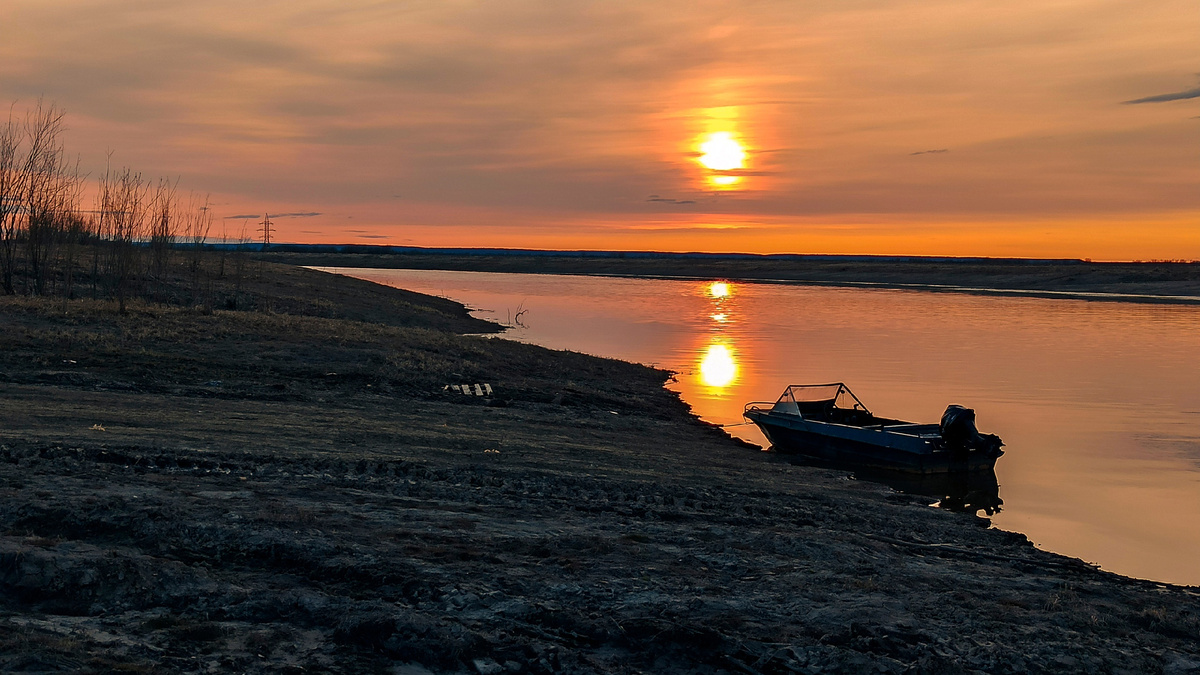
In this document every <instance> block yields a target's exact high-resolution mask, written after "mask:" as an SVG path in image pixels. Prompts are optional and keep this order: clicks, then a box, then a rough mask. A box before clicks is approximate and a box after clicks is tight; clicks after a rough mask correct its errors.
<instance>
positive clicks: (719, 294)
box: [708, 281, 730, 300]
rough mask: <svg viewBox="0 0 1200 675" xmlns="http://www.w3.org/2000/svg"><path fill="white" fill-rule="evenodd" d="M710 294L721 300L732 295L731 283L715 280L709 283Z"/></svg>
mask: <svg viewBox="0 0 1200 675" xmlns="http://www.w3.org/2000/svg"><path fill="white" fill-rule="evenodd" d="M708 294H709V295H711V296H712V297H714V298H716V299H718V300H720V299H721V298H728V297H729V295H730V290H729V284H728V283H726V282H724V281H714V282H712V283H711V284H709V285H708Z"/></svg>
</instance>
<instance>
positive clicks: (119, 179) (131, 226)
mask: <svg viewBox="0 0 1200 675" xmlns="http://www.w3.org/2000/svg"><path fill="white" fill-rule="evenodd" d="M149 187H150V185H149V183H147V182H146V181H145V180H144V179H143V178H142V174H140V173H134V172H133V171H132V170H130V169H128V168H125V169H122V170H121V171H120V172H119V173H116V174H113V173H112V172H111V170H106V171H105V173H104V177H103V178H101V179H100V189H99V194H100V195H101V200H102V201H101V204H100V208H99V209H98V210H99V211H100V215H101V217H102V218H103V219H104V220H105V222H104V224H103V225H102V226H101V228H100V230H101V231H102V232H104V233H105V235H106V236H107V237H108V244H109V258H108V265H107V273H108V274H107V276H109V278H111V280H112V285H113V293H114V295H116V298H117V303H118V305H119V306H120V311H121V312H122V313H124V312H125V304H126V301H127V300H128V296H129V291H130V286H131V285H132V283H133V281H134V278H135V276H136V274H137V270H138V267H139V266H138V258H139V256H138V253H139V247H138V243H139V242H140V241H141V240H142V239H143V238H144V236H145V232H146V221H147V211H148V209H147V203H146V195H147V192H148V191H149Z"/></svg>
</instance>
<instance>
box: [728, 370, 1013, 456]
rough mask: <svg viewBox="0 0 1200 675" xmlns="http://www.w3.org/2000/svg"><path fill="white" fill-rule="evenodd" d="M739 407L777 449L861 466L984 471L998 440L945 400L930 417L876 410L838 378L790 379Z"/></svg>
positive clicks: (970, 412) (972, 413) (997, 452)
mask: <svg viewBox="0 0 1200 675" xmlns="http://www.w3.org/2000/svg"><path fill="white" fill-rule="evenodd" d="M743 415H744V416H745V418H746V419H748V420H749V421H751V422H753V423H754V424H756V425H758V428H759V429H761V430H762V432H763V434H764V435H765V436H766V437H767V439H768V440H769V441H771V445H772V448H773V449H774V450H775V451H776V452H779V453H792V454H798V455H804V456H808V457H812V458H816V459H820V460H826V461H832V462H837V463H839V464H842V465H847V466H854V467H859V468H864V469H887V470H893V471H904V472H911V473H917V474H938V473H952V472H969V471H990V470H992V469H994V468H995V466H996V460H997V459H998V458H999V457H1000V455H1002V454H1004V451H1003V450H1002V449H1001V447H1002V446H1003V445H1004V442H1003V441H1001V440H1000V437H999V436H996V435H994V434H981V433H979V431H978V430H976V428H975V411H974V410H972V409H970V408H966V407H963V406H960V405H951V406H949V407H947V408H946V412H945V413H943V414H942V419H941V422H939V423H937V424H917V423H913V422H905V421H903V420H897V419H891V418H887V417H879V416H877V415H875V414H874V413H872V412H871V411H870V410H868V409H867V407H866V406H865V405H863V403H862V401H860V400H859V398H858V397H857V396H855V395H854V393H853V392H851V391H850V388H849V387H847V386H846V385H845V384H844V383H842V382H834V383H832V384H793V385H790V386H789V387H788V388H787V389H785V390H784V392H783V395H782V396H780V397H779V400H777V401H775V402H773V403H772V402H751V403H747V404H746V406H745V410H744V411H743Z"/></svg>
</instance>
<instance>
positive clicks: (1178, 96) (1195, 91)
mask: <svg viewBox="0 0 1200 675" xmlns="http://www.w3.org/2000/svg"><path fill="white" fill-rule="evenodd" d="M1189 98H1200V87H1193V88H1191V89H1187V90H1184V91H1176V92H1173V93H1170V94H1158V95H1157V96H1146V97H1144V98H1135V99H1133V100H1132V101H1121V103H1122V104H1124V105H1131V104H1134V103H1165V102H1166V101H1185V100H1187V99H1189Z"/></svg>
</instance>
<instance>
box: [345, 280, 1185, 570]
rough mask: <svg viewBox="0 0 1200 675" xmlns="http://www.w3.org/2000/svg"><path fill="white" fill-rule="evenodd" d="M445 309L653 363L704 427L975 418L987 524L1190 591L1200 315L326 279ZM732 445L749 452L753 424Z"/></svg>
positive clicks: (660, 284) (750, 290)
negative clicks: (851, 404) (845, 398)
mask: <svg viewBox="0 0 1200 675" xmlns="http://www.w3.org/2000/svg"><path fill="white" fill-rule="evenodd" d="M335 271H340V272H343V273H346V274H352V275H353V276H357V277H361V278H364V279H369V280H371V281H375V282H379V283H384V284H389V285H394V286H400V287H403V288H408V289H412V290H415V291H420V292H423V293H430V294H433V295H443V296H446V297H449V298H453V299H455V300H458V301H460V302H463V303H465V304H467V305H468V306H470V307H472V308H476V309H477V310H478V311H477V315H478V316H481V317H484V318H489V319H493V320H497V321H500V322H502V323H503V322H507V321H510V320H511V319H512V317H513V316H515V315H516V313H517V312H518V311H521V310H523V313H522V314H521V315H520V321H521V323H522V324H524V325H523V326H518V327H516V328H514V329H512V330H511V331H510V332H509V334H508V336H509V337H511V338H513V339H517V340H522V341H526V342H533V343H537V344H540V345H545V346H547V347H552V348H556V349H572V350H575V351H581V352H588V353H591V354H598V355H602V356H611V357H617V358H622V359H626V360H632V361H638V362H642V363H649V364H655V365H658V366H661V367H664V368H669V369H672V370H675V371H677V372H678V373H679V375H678V382H676V383H675V384H673V385H672V386H673V387H674V388H676V389H678V391H679V392H680V393H681V394H682V396H683V398H684V400H685V401H687V402H688V403H690V404H691V405H692V406H693V408H694V409H695V410H696V412H697V413H698V414H699V415H700V416H701V417H703V418H704V419H707V420H710V421H712V422H717V423H738V422H742V421H743V420H742V419H741V411H742V406H743V404H745V403H746V402H747V401H752V400H773V399H775V398H776V397H777V396H778V395H779V393H780V391H782V389H783V388H784V386H786V385H788V384H801V383H813V382H835V381H844V382H846V383H847V384H848V385H850V387H851V388H852V389H853V390H854V392H855V393H856V394H858V396H859V398H861V399H862V400H863V402H864V403H866V405H867V406H868V407H869V408H871V409H872V410H873V411H875V412H877V413H879V414H884V415H887V416H889V417H899V418H902V419H910V420H913V421H920V422H936V421H937V420H938V419H939V418H940V416H941V413H942V411H943V410H944V409H945V407H946V405H947V404H949V403H960V404H963V405H966V406H969V407H972V408H975V409H976V412H977V414H978V424H979V428H980V430H981V431H983V432H986V433H996V434H999V435H1000V436H1001V437H1002V438H1003V439H1004V441H1005V443H1006V444H1007V447H1006V450H1007V452H1006V454H1005V455H1004V457H1002V458H1000V461H999V462H998V464H997V466H996V473H997V476H998V479H999V482H1000V486H1001V487H1000V497H1001V498H1002V499H1003V501H1004V506H1003V509H1002V511H1001V512H1000V513H998V514H996V515H995V517H994V519H993V521H994V522H995V524H996V526H998V527H1001V528H1004V529H1008V530H1015V531H1019V532H1024V533H1025V534H1027V535H1028V536H1029V538H1030V539H1032V540H1033V541H1034V542H1035V543H1037V544H1038V545H1039V546H1041V547H1043V548H1046V549H1049V550H1052V551H1057V552H1060V553H1064V554H1067V555H1072V556H1077V557H1080V558H1083V559H1084V560H1088V561H1091V562H1095V563H1099V564H1100V565H1101V566H1102V567H1103V568H1105V569H1108V570H1112V571H1115V572H1119V573H1122V574H1126V575H1130V576H1135V577H1142V578H1148V579H1155V580H1160V581H1169V582H1174V583H1185V584H1197V585H1200V307H1194V306H1168V305H1137V304H1123V303H1111V302H1087V301H1081V300H1047V299H1040V298H1003V297H985V296H971V295H957V294H949V293H928V292H921V291H895V290H877V289H837V288H817V287H803V286H787V285H773V284H740V283H729V284H727V285H726V286H720V285H717V286H715V287H714V284H712V283H710V282H695V281H663V280H635V279H612V278H599V277H573V276H549V275H520V274H490V273H479V272H441V271H410V270H361V269H359V270H335ZM729 430H730V431H731V432H732V433H734V434H736V435H738V436H741V437H743V438H746V439H748V440H751V441H754V442H757V443H760V444H765V441H764V439H763V438H762V436H761V435H760V434H759V433H758V430H757V429H756V428H755V427H753V426H737V427H730V429H729Z"/></svg>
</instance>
